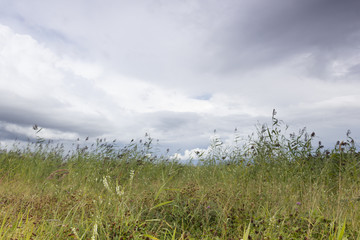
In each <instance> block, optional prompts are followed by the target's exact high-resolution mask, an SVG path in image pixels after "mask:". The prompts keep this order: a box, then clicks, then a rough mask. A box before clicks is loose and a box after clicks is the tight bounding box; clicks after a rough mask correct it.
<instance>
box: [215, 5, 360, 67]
mask: <svg viewBox="0 0 360 240" xmlns="http://www.w3.org/2000/svg"><path fill="white" fill-rule="evenodd" d="M245 2H246V1H245ZM241 7H242V6H241V4H238V12H239V14H238V15H237V14H236V13H233V15H232V16H230V17H231V18H232V20H231V21H229V23H228V26H226V27H224V28H221V29H220V30H219V31H218V32H215V35H213V40H212V43H213V44H214V45H218V48H219V51H218V54H219V55H218V56H219V57H220V58H221V59H224V60H223V61H224V62H222V65H221V66H222V68H223V69H222V70H223V71H230V70H234V69H246V68H258V67H261V66H264V65H265V66H268V65H273V64H276V63H279V62H282V61H285V60H287V59H289V58H291V57H294V56H296V54H303V53H312V54H313V55H314V57H315V58H316V59H315V61H317V62H319V61H324V60H325V63H324V64H326V63H327V62H328V61H329V60H330V59H334V58H337V57H342V55H344V54H350V50H352V51H353V52H354V51H356V46H359V42H360V35H359V33H360V18H359V9H360V2H359V1H357V0H345V1H336V0H330V1H328V0H315V1H313V0H305V1H297V0H292V1H288V0H276V1H254V3H253V4H249V5H248V6H247V7H245V8H244V9H245V10H244V11H242V10H241ZM357 52H359V51H358V50H357ZM317 59H318V60H317Z"/></svg>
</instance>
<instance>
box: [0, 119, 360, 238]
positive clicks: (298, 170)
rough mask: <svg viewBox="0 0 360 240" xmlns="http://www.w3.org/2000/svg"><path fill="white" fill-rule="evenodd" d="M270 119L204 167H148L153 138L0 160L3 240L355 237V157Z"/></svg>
mask: <svg viewBox="0 0 360 240" xmlns="http://www.w3.org/2000/svg"><path fill="white" fill-rule="evenodd" d="M282 125H283V124H282V122H281V121H279V120H278V119H276V117H275V112H274V114H273V117H272V125H271V126H267V125H263V126H259V128H258V129H257V133H256V134H254V135H252V136H250V137H249V139H248V140H247V142H246V144H245V145H243V146H242V147H239V146H234V147H226V146H224V145H223V144H222V143H221V141H220V140H219V139H215V140H214V142H213V143H212V144H211V151H210V152H208V153H206V154H205V153H202V152H198V156H199V162H200V164H197V165H191V164H180V163H179V162H177V161H176V160H171V159H169V157H168V156H166V155H163V156H160V157H152V156H150V155H149V153H150V152H151V142H152V139H151V138H150V137H148V138H147V139H145V140H144V141H142V142H139V143H134V142H131V143H130V144H129V145H128V146H126V147H124V148H122V149H117V148H116V147H115V145H114V144H113V143H112V142H111V143H109V142H106V141H104V140H103V139H99V140H98V141H97V142H96V144H95V145H94V146H93V147H90V148H86V147H80V146H79V147H78V148H77V150H76V151H73V152H71V153H68V154H64V148H63V147H62V146H55V147H52V148H51V147H49V145H47V144H45V142H44V141H43V139H41V138H39V139H38V142H37V143H35V144H33V145H31V144H29V146H28V147H27V148H14V149H12V150H9V149H2V150H1V153H0V239H360V178H359V176H360V166H359V164H360V154H359V153H358V152H357V151H356V148H355V143H354V141H353V139H352V138H351V137H350V132H348V134H347V140H346V141H342V142H338V143H337V144H336V145H335V147H334V149H332V150H325V149H324V148H323V147H322V146H321V143H320V144H319V146H317V147H314V146H313V141H314V136H315V134H307V133H306V132H305V130H301V131H299V133H298V134H293V133H292V134H291V135H290V137H286V134H285V132H284V131H285V130H286V128H283V127H282Z"/></svg>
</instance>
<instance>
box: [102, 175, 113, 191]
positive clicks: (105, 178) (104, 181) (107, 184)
mask: <svg viewBox="0 0 360 240" xmlns="http://www.w3.org/2000/svg"><path fill="white" fill-rule="evenodd" d="M103 184H104V187H105V188H106V189H107V190H109V191H111V190H110V186H109V183H108V181H107V177H106V176H104V178H103Z"/></svg>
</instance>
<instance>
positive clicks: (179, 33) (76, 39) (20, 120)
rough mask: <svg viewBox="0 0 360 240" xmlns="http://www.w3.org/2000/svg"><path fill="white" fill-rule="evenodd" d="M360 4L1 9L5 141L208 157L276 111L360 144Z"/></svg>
mask: <svg viewBox="0 0 360 240" xmlns="http://www.w3.org/2000/svg"><path fill="white" fill-rule="evenodd" d="M359 12H360V1H359V0H341V1H339V0H301V1H299V0H270V1H269V0H223V1H217V0H137V1H133V0H108V1H100V0H77V1H73V0H62V1H47V0H32V1H27V0H17V1H14V0H0V140H1V141H2V142H3V143H4V142H6V141H8V140H12V139H15V138H17V139H26V138H27V137H33V136H34V131H33V130H32V125H33V124H37V125H39V126H41V127H44V128H45V130H44V131H43V132H42V134H43V136H44V137H46V138H54V139H63V140H70V141H72V140H75V139H76V138H78V137H80V138H85V137H87V136H89V137H90V139H96V138H98V137H107V138H108V139H118V140H120V141H123V142H129V141H130V140H131V139H132V138H139V137H141V136H143V135H144V133H145V132H148V133H150V134H151V136H152V137H154V138H155V139H159V140H160V143H161V145H162V146H164V147H170V148H172V149H181V151H184V150H186V149H193V148H197V147H199V148H206V146H207V145H208V143H209V137H210V136H211V135H212V133H213V130H214V129H217V133H218V134H219V135H220V136H221V137H223V138H224V139H225V140H226V139H231V137H232V136H233V131H234V129H235V128H237V129H238V131H239V133H241V134H244V135H247V134H249V133H251V132H253V131H255V127H254V125H255V124H256V123H257V122H260V123H264V122H266V121H269V120H271V113H272V109H273V108H275V109H276V110H277V112H278V117H279V118H280V119H282V120H284V121H285V122H286V123H287V124H289V125H290V126H292V127H294V129H298V128H301V127H304V126H306V127H307V129H308V130H309V131H315V132H316V134H317V136H319V138H318V140H322V141H323V142H325V143H327V144H329V145H330V146H332V144H334V143H335V142H336V141H337V140H342V139H345V138H346V131H347V129H351V130H352V136H353V137H354V138H355V140H359V136H360V124H359V123H360V14H359Z"/></svg>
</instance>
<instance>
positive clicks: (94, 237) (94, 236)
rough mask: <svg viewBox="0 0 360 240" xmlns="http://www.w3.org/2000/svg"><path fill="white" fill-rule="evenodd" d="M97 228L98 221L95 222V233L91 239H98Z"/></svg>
mask: <svg viewBox="0 0 360 240" xmlns="http://www.w3.org/2000/svg"><path fill="white" fill-rule="evenodd" d="M97 228H98V225H97V223H96V222H95V224H94V228H93V235H92V236H91V240H95V239H96V236H97V235H98V231H97Z"/></svg>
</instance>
